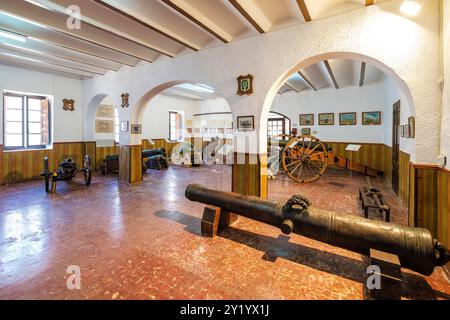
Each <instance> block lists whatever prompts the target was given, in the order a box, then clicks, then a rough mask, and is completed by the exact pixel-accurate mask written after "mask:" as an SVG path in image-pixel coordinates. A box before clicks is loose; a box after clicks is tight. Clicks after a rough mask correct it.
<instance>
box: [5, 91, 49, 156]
mask: <svg viewBox="0 0 450 320" xmlns="http://www.w3.org/2000/svg"><path fill="white" fill-rule="evenodd" d="M4 106H5V107H4V109H5V110H4V112H5V117H4V141H5V146H4V147H5V149H6V150H8V149H9V150H14V149H33V148H45V147H46V146H47V145H49V144H50V101H49V99H48V98H47V97H44V96H31V95H22V94H17V93H5V94H4Z"/></svg>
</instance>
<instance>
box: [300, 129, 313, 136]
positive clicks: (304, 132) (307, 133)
mask: <svg viewBox="0 0 450 320" xmlns="http://www.w3.org/2000/svg"><path fill="white" fill-rule="evenodd" d="M301 133H302V135H311V128H302V131H301Z"/></svg>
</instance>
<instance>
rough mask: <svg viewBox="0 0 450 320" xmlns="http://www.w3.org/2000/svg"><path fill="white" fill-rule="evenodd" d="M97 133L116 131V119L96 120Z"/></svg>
mask: <svg viewBox="0 0 450 320" xmlns="http://www.w3.org/2000/svg"><path fill="white" fill-rule="evenodd" d="M95 132H96V133H114V120H95Z"/></svg>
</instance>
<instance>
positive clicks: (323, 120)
mask: <svg viewBox="0 0 450 320" xmlns="http://www.w3.org/2000/svg"><path fill="white" fill-rule="evenodd" d="M332 125H334V113H319V126H332Z"/></svg>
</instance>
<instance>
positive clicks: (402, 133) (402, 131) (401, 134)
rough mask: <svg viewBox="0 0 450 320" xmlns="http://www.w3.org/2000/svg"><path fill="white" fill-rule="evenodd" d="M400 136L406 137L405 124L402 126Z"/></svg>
mask: <svg viewBox="0 0 450 320" xmlns="http://www.w3.org/2000/svg"><path fill="white" fill-rule="evenodd" d="M400 136H401V137H402V138H404V137H405V126H403V125H402V126H400Z"/></svg>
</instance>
